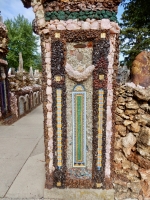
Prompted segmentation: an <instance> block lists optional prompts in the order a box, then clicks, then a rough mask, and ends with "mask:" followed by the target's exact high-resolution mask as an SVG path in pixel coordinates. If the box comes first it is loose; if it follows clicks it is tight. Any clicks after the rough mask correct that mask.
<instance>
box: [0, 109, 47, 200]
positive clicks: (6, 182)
mask: <svg viewBox="0 0 150 200" xmlns="http://www.w3.org/2000/svg"><path fill="white" fill-rule="evenodd" d="M41 138H43V111H42V106H39V107H37V108H36V109H35V110H33V111H32V112H31V113H29V114H28V115H26V116H25V117H23V118H21V119H20V120H18V121H17V122H15V123H14V124H12V125H11V126H0V198H1V199H5V198H6V195H5V194H7V193H8V192H9V193H8V194H9V197H7V199H15V198H16V199H19V200H21V198H22V197H19V198H18V196H17V195H18V190H19V192H20V193H22V191H25V192H24V194H27V195H25V197H26V199H28V200H29V199H31V198H32V197H35V198H34V199H38V198H42V196H43V192H42V191H43V190H44V189H43V187H44V186H43V185H44V182H45V179H44V178H43V177H44V175H45V170H44V160H43V157H44V151H43V150H44V143H42V139H41ZM42 145H43V146H42ZM40 148H41V149H40ZM41 153H43V154H41ZM31 154H32V157H30V156H31ZM24 167H25V169H24ZM19 177H23V178H20V180H21V179H22V181H23V180H24V182H22V183H19V184H20V187H18V186H17V187H15V186H16V185H17V182H16V181H18V180H19ZM36 177H37V178H36ZM23 183H24V184H23ZM25 183H26V184H27V185H25ZM33 183H34V185H33ZM12 186H13V189H12V190H11V188H12ZM15 188H16V189H15ZM29 188H32V191H33V193H32V195H31V191H30V189H29ZM11 191H13V192H12V195H13V196H11V193H10V192H11ZM29 193H30V194H29ZM28 195H29V196H28Z"/></svg>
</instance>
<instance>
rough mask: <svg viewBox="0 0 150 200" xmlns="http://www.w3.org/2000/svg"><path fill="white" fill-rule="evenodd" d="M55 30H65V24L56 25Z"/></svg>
mask: <svg viewBox="0 0 150 200" xmlns="http://www.w3.org/2000/svg"><path fill="white" fill-rule="evenodd" d="M57 30H66V28H65V26H64V25H63V24H58V25H57Z"/></svg>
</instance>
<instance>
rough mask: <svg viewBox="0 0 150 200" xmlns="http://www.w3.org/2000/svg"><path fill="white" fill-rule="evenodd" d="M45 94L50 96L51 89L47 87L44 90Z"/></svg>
mask: <svg viewBox="0 0 150 200" xmlns="http://www.w3.org/2000/svg"><path fill="white" fill-rule="evenodd" d="M46 94H48V95H49V94H52V88H51V87H49V86H48V87H47V88H46Z"/></svg>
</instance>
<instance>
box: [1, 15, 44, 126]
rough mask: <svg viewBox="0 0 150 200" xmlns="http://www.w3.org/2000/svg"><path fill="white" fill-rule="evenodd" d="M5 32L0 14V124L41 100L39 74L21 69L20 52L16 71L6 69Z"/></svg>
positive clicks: (24, 111) (38, 103)
mask: <svg viewBox="0 0 150 200" xmlns="http://www.w3.org/2000/svg"><path fill="white" fill-rule="evenodd" d="M7 32H8V31H7V28H6V26H5V24H4V23H3V21H2V17H1V16H0V124H1V123H2V124H12V123H13V122H15V121H16V120H18V119H19V118H20V117H22V116H24V115H25V114H27V113H29V112H30V111H31V110H33V109H34V108H35V107H36V106H38V105H40V104H41V102H42V100H43V93H42V87H41V77H40V74H39V73H37V74H36V76H32V75H29V74H28V73H27V72H24V71H23V60H21V53H20V56H19V57H20V60H21V61H20V62H19V70H18V72H17V73H16V72H15V70H12V69H9V71H8V63H7V61H6V55H7V52H8V46H7V45H8V35H7ZM20 64H21V65H20Z"/></svg>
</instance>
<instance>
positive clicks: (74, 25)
mask: <svg viewBox="0 0 150 200" xmlns="http://www.w3.org/2000/svg"><path fill="white" fill-rule="evenodd" d="M66 29H67V30H78V29H80V27H79V26H78V25H77V24H67V26H66Z"/></svg>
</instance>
